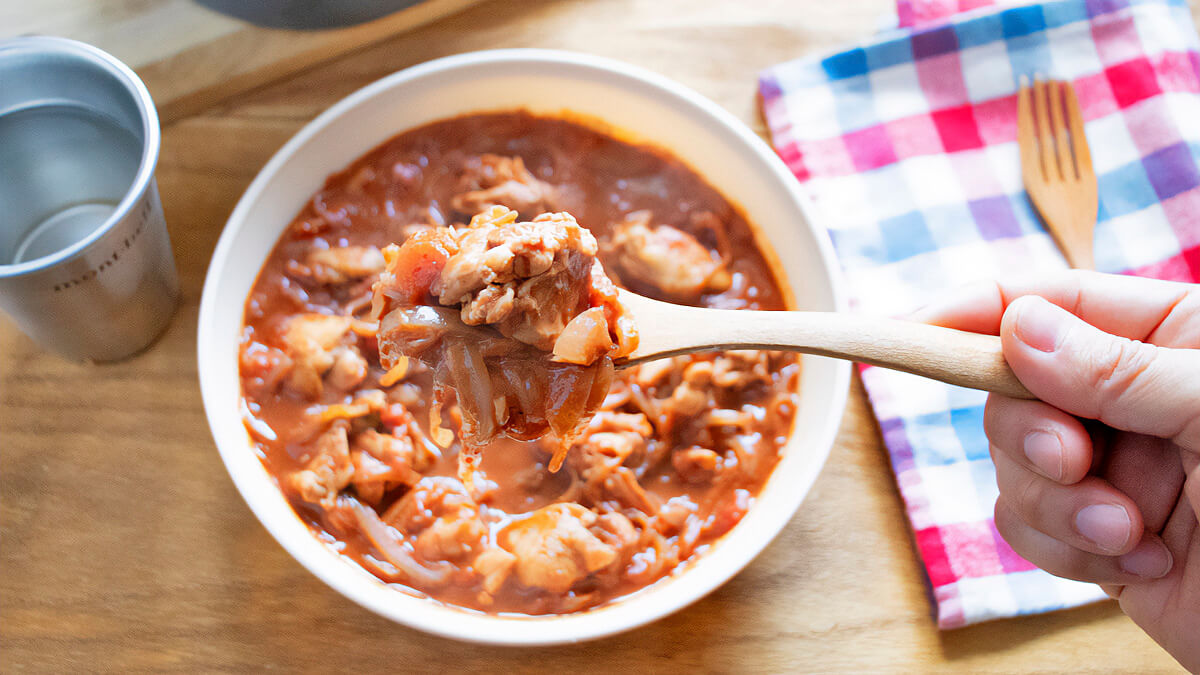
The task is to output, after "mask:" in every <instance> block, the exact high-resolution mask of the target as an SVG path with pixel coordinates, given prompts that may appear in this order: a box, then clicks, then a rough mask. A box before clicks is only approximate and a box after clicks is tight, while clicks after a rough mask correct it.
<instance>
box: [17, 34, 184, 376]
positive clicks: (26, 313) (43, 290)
mask: <svg viewBox="0 0 1200 675" xmlns="http://www.w3.org/2000/svg"><path fill="white" fill-rule="evenodd" d="M159 143H160V137H159V127H158V114H157V112H156V111H155V109H154V102H153V101H151V99H150V94H149V92H147V91H146V87H145V85H144V84H142V81H141V80H140V79H138V77H137V75H135V74H134V73H133V71H132V70H130V69H129V68H128V67H126V66H125V65H124V64H123V63H121V62H120V61H118V60H116V59H115V58H113V57H112V56H110V55H109V54H106V53H104V52H102V51H100V50H99V49H96V48H95V47H92V46H90V45H86V44H83V43H81V42H75V41H73V40H66V39H62V38H52V37H21V38H14V39H9V40H2V41H0V308H2V309H3V310H4V311H5V312H6V313H8V314H9V315H10V316H12V317H13V318H14V319H15V320H16V322H17V324H18V325H19V326H20V328H21V330H23V331H24V332H25V333H26V334H27V335H29V336H30V337H32V338H33V339H34V340H36V341H37V342H38V343H39V344H40V345H42V346H44V347H45V348H47V349H49V350H52V351H55V352H58V353H60V354H62V355H63V356H66V357H68V358H70V359H76V360H87V361H114V360H117V359H122V358H125V357H127V356H130V355H132V354H135V353H137V352H139V351H141V350H142V349H144V348H145V347H146V346H148V345H149V344H150V343H151V342H153V341H154V339H155V338H156V337H158V335H159V334H160V333H162V331H163V330H164V329H165V328H166V326H167V323H168V322H169V321H170V318H171V314H172V313H173V311H174V308H175V306H176V304H177V302H178V297H179V282H178V279H177V277H176V274H175V263H174V260H173V258H172V255H171V242H170V240H169V239H168V237H167V226H166V223H165V222H164V220H163V214H162V204H161V203H160V202H159V198H158V186H157V184H156V183H155V181H154V168H155V165H156V164H157V163H158V149H159Z"/></svg>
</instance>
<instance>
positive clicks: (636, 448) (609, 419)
mask: <svg viewBox="0 0 1200 675" xmlns="http://www.w3.org/2000/svg"><path fill="white" fill-rule="evenodd" d="M653 434H654V429H653V428H652V427H651V426H650V422H649V420H647V419H646V416H645V415H643V414H641V413H634V414H630V413H616V412H608V411H600V412H598V413H596V416H595V417H593V418H592V421H591V422H589V423H588V426H587V427H586V428H585V429H584V431H583V433H582V434H581V435H580V436H579V438H577V439H576V440H575V443H574V444H573V445H572V446H571V449H572V450H573V452H570V453H568V454H567V461H568V465H569V466H570V467H571V469H572V470H573V471H574V472H575V473H576V474H578V475H579V476H580V477H581V478H582V479H583V480H584V482H586V483H588V484H589V485H597V486H598V485H600V484H602V483H603V481H604V479H605V478H607V477H608V475H609V474H610V473H612V472H613V471H615V470H616V468H617V467H618V466H621V465H622V464H623V463H624V462H625V460H626V459H628V458H629V457H631V456H634V455H637V454H640V453H642V452H645V449H646V439H647V438H649V437H650V436H652V435H653Z"/></svg>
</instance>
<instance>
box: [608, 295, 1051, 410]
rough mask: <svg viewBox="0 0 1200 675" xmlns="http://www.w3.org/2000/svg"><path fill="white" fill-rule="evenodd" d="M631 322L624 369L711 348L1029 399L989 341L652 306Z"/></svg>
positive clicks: (847, 319) (815, 319) (860, 320)
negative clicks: (847, 364)
mask: <svg viewBox="0 0 1200 675" xmlns="http://www.w3.org/2000/svg"><path fill="white" fill-rule="evenodd" d="M668 307H670V308H671V309H670V310H668V309H667V308H668ZM635 312H636V310H635ZM636 314H642V313H641V312H636ZM635 318H636V320H637V321H638V325H639V327H641V326H645V327H644V329H641V330H639V332H640V333H641V335H642V338H641V344H639V346H638V349H637V350H636V351H635V352H634V353H633V354H632V355H630V358H629V362H630V365H633V364H636V363H638V362H641V361H646V360H650V359H651V358H662V357H663V356H673V355H678V354H687V353H692V352H698V351H710V350H714V349H781V350H787V351H798V352H803V353H806V354H816V355H819V356H832V357H834V358H839V359H848V360H851V361H859V362H862V363H869V364H871V365H873V366H882V367H884V368H890V369H892V370H901V371H904V372H906V373H913V374H915V375H921V376H923V377H928V378H932V379H935V380H940V381H942V382H946V383H949V384H955V385H958V386H961V387H970V388H971V389H982V390H984V391H990V392H995V393H997V394H1003V395H1005V396H1009V397H1012V398H1022V399H1033V398H1036V397H1035V396H1034V395H1033V394H1031V393H1030V392H1029V390H1028V389H1026V388H1025V385H1023V384H1021V382H1020V380H1018V379H1017V376H1016V375H1014V374H1013V372H1012V369H1011V368H1009V366H1008V363H1007V362H1006V361H1005V360H1004V355H1003V353H1002V351H1001V346H1000V338H998V337H996V336H994V335H981V334H978V333H967V332H965V331H960V330H955V329H952V328H942V327H940V326H931V325H929V324H924V323H916V322H912V321H900V320H897V319H887V318H882V317H871V316H862V315H857V314H846V313H841V312H747V311H742V310H714V309H700V308H695V307H683V306H680V305H667V304H665V303H657V302H656V303H655V309H654V312H652V313H651V312H647V313H645V315H644V318H643V316H636V317H635ZM647 320H648V321H649V324H648V325H647V324H646V323H645V322H647Z"/></svg>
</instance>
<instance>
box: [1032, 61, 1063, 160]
mask: <svg viewBox="0 0 1200 675" xmlns="http://www.w3.org/2000/svg"><path fill="white" fill-rule="evenodd" d="M1049 107H1050V106H1049V105H1048V104H1047V102H1046V81H1045V80H1043V79H1042V78H1040V77H1039V78H1036V79H1035V80H1034V81H1033V113H1034V117H1035V119H1036V120H1037V131H1038V148H1039V149H1040V150H1041V158H1042V168H1043V169H1044V173H1043V174H1042V175H1043V176H1044V177H1045V179H1046V182H1047V183H1053V182H1054V181H1056V180H1062V172H1061V171H1060V170H1059V167H1058V158H1057V157H1055V156H1054V134H1052V133H1051V132H1050V116H1049V114H1047V113H1048V112H1049V111H1048V110H1047V108H1049Z"/></svg>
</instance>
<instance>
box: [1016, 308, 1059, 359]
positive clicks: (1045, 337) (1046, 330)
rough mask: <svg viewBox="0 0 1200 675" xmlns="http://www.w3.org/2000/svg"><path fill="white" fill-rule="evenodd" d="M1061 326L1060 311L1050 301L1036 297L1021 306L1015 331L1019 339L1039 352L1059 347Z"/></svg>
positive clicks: (1050, 350)
mask: <svg viewBox="0 0 1200 675" xmlns="http://www.w3.org/2000/svg"><path fill="white" fill-rule="evenodd" d="M1061 326H1062V321H1061V317H1060V316H1059V312H1058V311H1057V310H1056V309H1055V308H1054V307H1053V306H1052V305H1051V304H1050V303H1049V302H1046V301H1045V300H1042V299H1041V298H1035V299H1033V300H1027V301H1025V303H1024V305H1023V306H1022V307H1021V309H1020V314H1018V315H1017V324H1016V327H1015V331H1014V332H1015V333H1016V336H1017V339H1018V340H1020V341H1021V342H1024V343H1025V344H1027V345H1029V346H1030V347H1033V348H1034V349H1036V350H1038V351H1039V352H1052V351H1054V350H1055V349H1058V341H1059V338H1060V337H1061V335H1060V332H1061V331H1060V328H1061Z"/></svg>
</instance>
